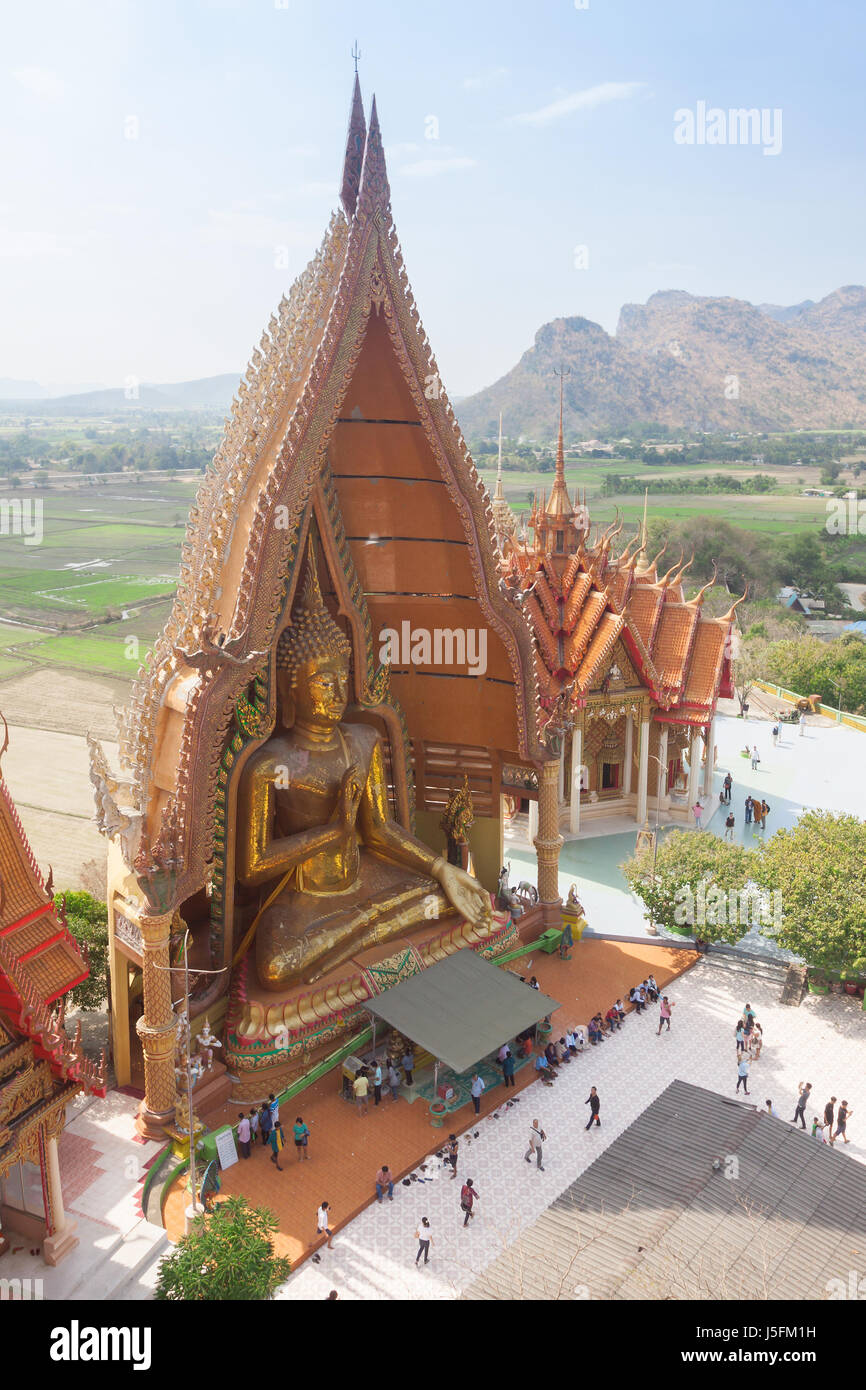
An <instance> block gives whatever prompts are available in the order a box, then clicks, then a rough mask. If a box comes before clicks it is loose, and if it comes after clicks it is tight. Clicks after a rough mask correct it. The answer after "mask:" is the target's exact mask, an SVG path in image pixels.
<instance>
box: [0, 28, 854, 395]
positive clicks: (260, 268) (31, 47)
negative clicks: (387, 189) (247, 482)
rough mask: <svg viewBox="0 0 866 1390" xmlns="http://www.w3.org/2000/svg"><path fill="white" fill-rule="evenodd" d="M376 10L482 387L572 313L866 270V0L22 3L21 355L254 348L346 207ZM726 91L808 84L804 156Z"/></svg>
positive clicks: (17, 292)
mask: <svg viewBox="0 0 866 1390" xmlns="http://www.w3.org/2000/svg"><path fill="white" fill-rule="evenodd" d="M356 37H357V39H358V41H359V43H360V47H361V52H362V58H361V63H360V73H361V81H362V87H363V91H364V96H365V100H366V102H367V103H368V104H369V100H370V98H371V96H372V94H373V92H374V91H375V93H376V96H377V100H378V106H379V114H380V119H381V122H382V128H383V134H384V138H385V142H386V147H387V148H388V151H389V168H390V174H391V185H392V194H393V203H394V212H395V219H396V223H397V228H398V232H399V234H400V238H401V242H402V245H403V251H404V255H405V258H406V264H407V268H408V271H409V275H410V278H411V280H412V283H413V286H414V289H415V295H416V298H417V301H418V305H419V308H420V311H421V314H422V317H423V319H424V323H425V326H426V328H427V331H428V333H429V335H430V338H431V341H432V343H433V346H434V350H435V351H436V354H437V357H438V360H439V365H440V369H441V371H442V374H443V378H444V380H445V382H446V385H447V387H448V389H449V391H450V392H451V393H452V394H457V395H459V394H465V393H467V392H469V391H473V390H476V389H478V388H479V387H481V386H484V385H487V384H488V383H489V382H490V381H492V380H493V379H494V378H496V377H497V376H499V375H501V374H502V373H503V372H504V371H506V370H507V369H508V368H509V367H511V366H512V365H513V364H514V362H515V361H516V360H517V358H518V357H519V355H520V354H521V353H522V352H523V351H524V350H525V349H526V348H527V347H528V346H529V345H530V344H531V342H532V339H533V336H534V334H535V332H536V330H537V329H538V327H539V326H540V325H541V324H542V323H544V322H545V321H547V320H549V319H551V318H554V317H557V316H560V315H574V314H582V315H585V316H586V317H588V318H591V319H595V320H597V321H599V322H601V323H602V324H603V325H604V326H605V328H607V329H608V330H609V331H613V330H614V328H615V326H616V320H617V314H618V310H619V307H620V305H621V304H623V303H626V302H629V301H636V300H645V299H646V298H647V297H648V296H649V295H650V294H652V293H653V292H654V291H655V290H659V289H670V288H679V289H686V290H690V291H692V292H693V293H698V294H725V295H734V296H737V297H741V298H745V299H751V300H753V301H755V302H760V301H762V300H770V301H773V302H777V303H793V302H796V301H798V300H800V299H803V298H807V297H808V298H812V299H817V298H820V297H821V296H823V295H824V294H826V293H828V292H829V291H830V290H832V289H834V288H836V287H837V286H839V285H841V284H850V283H854V282H862V281H864V280H866V264H864V257H866V242H864V217H863V213H864V200H866V177H864V173H866V169H864V165H866V160H864V145H866V135H864V82H863V52H864V40H866V5H863V3H862V0H853V2H852V3H841V0H821V3H820V4H815V3H811V2H810V3H803V0H799V3H798V0H788V3H782V2H781V0H744V2H743V3H741V0H682V3H681V0H660V3H655V4H653V3H648V0H589V5H588V8H586V9H577V8H576V7H575V4H574V0H501V2H500V3H492V2H491V0H462V3H456V2H455V0H440V3H433V0H431V3H418V0H412V3H406V2H405V0H404V3H397V0H388V2H387V3H386V0H367V3H364V4H359V3H354V4H352V3H349V0H276V3H275V0H236V2H235V3H233V2H232V0H128V2H126V3H125V2H124V0H77V3H75V4H68V3H62V0H39V3H38V4H35V5H30V6H24V5H12V3H11V0H6V4H5V6H4V14H3V38H4V42H3V50H2V52H3V56H2V59H0V64H2V68H3V69H4V71H3V81H2V83H0V130H2V143H3V151H2V168H3V178H2V186H0V323H2V337H0V343H2V351H0V376H11V377H18V378H35V379H36V380H39V381H42V382H84V381H93V382H106V383H110V384H120V383H121V382H122V380H123V378H124V377H126V376H128V375H133V376H137V377H139V378H140V379H141V380H145V381H171V380H181V379H185V378H191V377H199V376H209V375H211V374H214V373H217V372H226V371H240V370H241V369H242V367H243V366H244V364H245V362H246V361H247V358H248V356H249V353H250V351H251V349H252V346H253V345H254V343H255V342H257V340H258V338H259V336H260V334H261V331H262V329H263V327H264V326H265V324H266V323H267V320H268V318H269V316H270V314H271V312H272V309H273V307H274V306H275V304H276V303H277V301H278V300H279V297H280V294H281V293H282V292H283V290H284V289H285V288H288V286H289V284H290V283H291V281H292V279H293V278H294V276H295V275H296V274H297V273H298V271H300V270H301V269H302V268H303V266H304V264H305V263H306V261H307V260H308V259H309V257H310V256H311V255H312V253H313V252H314V250H315V247H316V246H317V244H318V242H319V240H320V238H321V234H322V232H323V230H324V227H325V224H326V221H327V218H328V214H329V212H330V210H331V208H332V207H333V206H335V205H336V202H337V189H338V186H339V176H340V165H341V158H342V151H343V144H344V139H345V125H346V119H347V115H348V103H349V97H350V91H351V80H352V61H351V58H350V56H349V53H350V49H351V46H352V43H353V41H354V40H355V38H356ZM699 102H705V103H706V104H707V106H709V107H714V106H716V107H721V108H724V109H726V110H727V109H728V108H731V107H757V108H767V109H768V110H770V111H772V110H774V109H776V108H778V109H780V110H781V112H782V127H781V133H782V148H781V152H780V153H778V154H776V155H766V154H764V152H763V149H762V148H761V146H759V145H754V146H753V145H730V144H728V145H708V144H702V145H699V144H694V145H692V146H688V145H682V144H677V143H676V142H675V140H674V129H675V120H674V113H675V112H676V111H677V110H678V109H681V108H687V109H690V110H693V111H696V110H697V106H698V103H699ZM430 117H433V118H435V121H436V122H438V139H429V138H427V136H428V134H431V133H435V125H434V122H433V121H431V120H430V119H429V118H430ZM129 118H134V121H135V122H136V123H137V131H138V135H137V138H133V139H130V138H127V136H128V135H129V134H135V130H136V125H135V124H134V123H131V122H130V119H129ZM577 246H586V247H587V248H588V258H589V266H588V268H587V269H577V268H575V247H577ZM278 247H284V248H286V252H285V255H286V256H287V259H288V264H287V267H281V266H278V265H277V264H276V263H275V262H276V261H277V259H278V255H277V253H276V252H275V248H278Z"/></svg>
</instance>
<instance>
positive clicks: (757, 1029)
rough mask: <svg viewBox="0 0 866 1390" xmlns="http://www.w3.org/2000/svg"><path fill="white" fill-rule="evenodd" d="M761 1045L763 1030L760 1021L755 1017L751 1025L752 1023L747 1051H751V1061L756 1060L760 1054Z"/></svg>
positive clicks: (762, 1042)
mask: <svg viewBox="0 0 866 1390" xmlns="http://www.w3.org/2000/svg"><path fill="white" fill-rule="evenodd" d="M763 1046H764V1030H763V1028H762V1027H761V1025H760V1023H759V1022H758V1020H757V1019H755V1020H754V1023H753V1025H752V1036H751V1038H750V1039H749V1051H750V1053H751V1055H752V1061H753V1062H757V1060H758V1058H759V1057H760V1055H761V1048H762V1047H763Z"/></svg>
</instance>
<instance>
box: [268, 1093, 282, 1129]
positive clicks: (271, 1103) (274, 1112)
mask: <svg viewBox="0 0 866 1390" xmlns="http://www.w3.org/2000/svg"><path fill="white" fill-rule="evenodd" d="M268 1109H269V1110H270V1112H271V1129H276V1127H277V1125H278V1124H279V1123H280V1102H279V1101H278V1100H277V1098H276V1096H275V1095H274V1093H273V1091H271V1093H270V1095H269V1096H268Z"/></svg>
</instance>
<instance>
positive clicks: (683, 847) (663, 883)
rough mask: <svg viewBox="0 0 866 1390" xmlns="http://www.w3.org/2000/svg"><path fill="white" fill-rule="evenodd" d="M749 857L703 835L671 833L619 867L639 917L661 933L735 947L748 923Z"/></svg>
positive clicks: (752, 911)
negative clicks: (638, 902) (639, 910)
mask: <svg viewBox="0 0 866 1390" xmlns="http://www.w3.org/2000/svg"><path fill="white" fill-rule="evenodd" d="M753 858H754V855H753V852H752V851H750V850H747V849H745V848H744V847H743V846H742V845H736V844H732V843H731V842H730V841H728V840H720V839H719V838H718V837H717V836H716V835H711V834H710V833H709V832H701V831H699V832H693V831H690V830H671V831H669V832H668V833H667V834H666V835H664V836H663V837H662V839H661V840H660V841H659V845H658V853H657V855H656V864H655V876H653V852H652V850H651V849H649V848H644V849H642V850H640V851H639V852H638V853H636V854H633V855H632V857H631V858H630V859H627V860H626V862H625V863H624V864H622V865H621V866H620V867H621V868H622V872H623V874H624V875H625V878H626V881H627V883H628V885H629V887H630V888H631V890H632V892H633V893H635V894H636V895H637V897H639V898H640V900H641V902H642V903H643V905H644V908H645V911H644V916H645V917H646V919H647V921H648V922H655V923H656V924H657V925H658V926H661V927H664V928H665V929H666V930H667V931H672V932H678V933H680V934H682V933H683V931H684V930H689V929H694V932H695V935H696V936H698V937H700V938H701V939H702V940H703V941H728V942H731V943H733V942H736V941H739V940H740V938H741V937H742V936H744V935H745V934H746V932H747V931H748V929H749V926H750V925H751V923H752V921H753V920H756V919H757V904H756V903H753V902H752V896H753V895H750V893H749V888H748V885H749V882H750V879H751V878H752V861H753Z"/></svg>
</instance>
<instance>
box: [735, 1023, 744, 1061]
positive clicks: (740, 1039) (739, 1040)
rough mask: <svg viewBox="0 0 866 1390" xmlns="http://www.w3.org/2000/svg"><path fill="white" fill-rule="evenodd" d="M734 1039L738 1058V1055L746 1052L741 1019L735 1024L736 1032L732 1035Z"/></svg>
mask: <svg viewBox="0 0 866 1390" xmlns="http://www.w3.org/2000/svg"><path fill="white" fill-rule="evenodd" d="M734 1037H735V1038H736V1040H737V1056H738V1057H739V1055H740V1053H741V1052H745V1050H746V1030H745V1028H744V1027H743V1020H742V1019H740V1021H739V1023H738V1024H737V1031H736V1033H735V1034H734Z"/></svg>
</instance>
